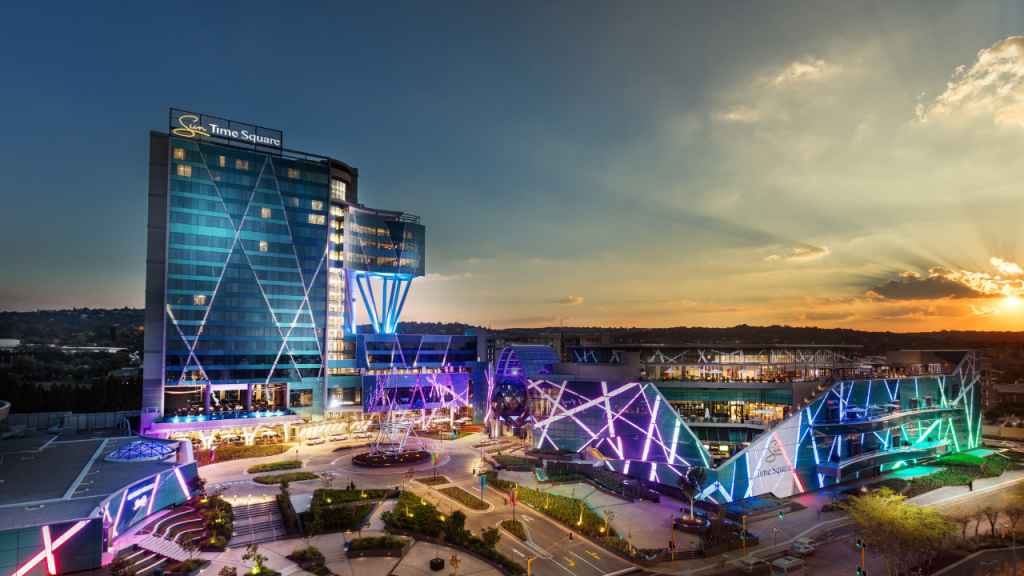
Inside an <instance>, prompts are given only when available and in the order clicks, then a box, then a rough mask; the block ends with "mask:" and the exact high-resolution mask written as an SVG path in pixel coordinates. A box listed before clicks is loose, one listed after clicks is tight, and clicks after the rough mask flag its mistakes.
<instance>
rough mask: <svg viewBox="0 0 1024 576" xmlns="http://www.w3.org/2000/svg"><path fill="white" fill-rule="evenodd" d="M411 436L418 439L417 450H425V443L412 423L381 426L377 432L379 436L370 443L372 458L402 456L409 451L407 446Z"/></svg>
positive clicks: (388, 423)
mask: <svg viewBox="0 0 1024 576" xmlns="http://www.w3.org/2000/svg"><path fill="white" fill-rule="evenodd" d="M410 435H412V437H413V438H415V439H416V449H417V450H423V449H424V448H423V442H422V441H421V440H420V437H419V436H417V435H416V430H414V429H413V423H412V422H409V421H405V422H385V423H384V424H381V425H380V429H379V430H378V431H377V436H376V437H375V438H374V439H373V440H372V441H371V442H370V456H376V455H378V454H401V453H402V452H406V451H408V450H407V449H406V444H407V443H408V441H409V436H410Z"/></svg>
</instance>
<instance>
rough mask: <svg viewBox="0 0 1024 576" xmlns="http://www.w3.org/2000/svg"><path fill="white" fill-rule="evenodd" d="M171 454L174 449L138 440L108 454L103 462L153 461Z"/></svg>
mask: <svg viewBox="0 0 1024 576" xmlns="http://www.w3.org/2000/svg"><path fill="white" fill-rule="evenodd" d="M171 452H174V448H172V447H170V446H168V445H166V444H160V443H158V442H152V441H150V440H139V441H137V442H129V443H128V444H125V445H124V446H121V447H120V448H118V449H117V450H114V451H113V452H111V453H110V455H109V456H107V457H106V458H105V460H118V461H126V462H130V461H132V460H135V461H144V460H154V459H157V458H163V457H164V456H167V455H168V454H170V453H171Z"/></svg>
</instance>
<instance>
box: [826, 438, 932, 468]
mask: <svg viewBox="0 0 1024 576" xmlns="http://www.w3.org/2000/svg"><path fill="white" fill-rule="evenodd" d="M946 444H949V441H948V440H943V441H939V442H932V443H929V444H926V445H923V446H919V445H916V444H911V445H910V446H899V447H896V448H889V449H887V450H883V449H880V448H877V449H875V450H871V451H870V452H861V453H860V454H857V455H856V456H848V457H847V458H845V459H840V460H839V462H825V463H824V465H825V466H827V465H829V464H837V465H839V466H843V465H844V464H850V463H853V462H856V461H858V460H865V459H867V458H872V457H874V456H878V455H880V454H899V453H902V452H912V451H914V450H927V449H929V448H935V447H936V446H943V445H946Z"/></svg>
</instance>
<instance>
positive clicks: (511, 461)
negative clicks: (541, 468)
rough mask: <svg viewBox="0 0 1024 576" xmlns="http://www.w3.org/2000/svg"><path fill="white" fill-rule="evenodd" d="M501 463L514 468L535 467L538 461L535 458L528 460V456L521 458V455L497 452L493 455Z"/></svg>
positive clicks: (525, 468)
mask: <svg viewBox="0 0 1024 576" xmlns="http://www.w3.org/2000/svg"><path fill="white" fill-rule="evenodd" d="M492 458H494V459H495V460H496V461H497V462H498V463H499V464H501V465H502V466H504V467H506V468H512V469H524V470H527V469H533V468H534V467H535V466H536V465H537V463H536V462H534V461H533V460H527V459H526V458H520V457H519V456H509V455H507V454H495V455H494V456H492Z"/></svg>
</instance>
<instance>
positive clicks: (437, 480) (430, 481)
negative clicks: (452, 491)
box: [416, 476, 452, 486]
mask: <svg viewBox="0 0 1024 576" xmlns="http://www.w3.org/2000/svg"><path fill="white" fill-rule="evenodd" d="M416 481H417V482H419V483H420V484H425V485H427V486H441V485H442V484H451V483H452V481H451V480H449V479H448V477H447V476H426V477H424V478H416Z"/></svg>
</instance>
